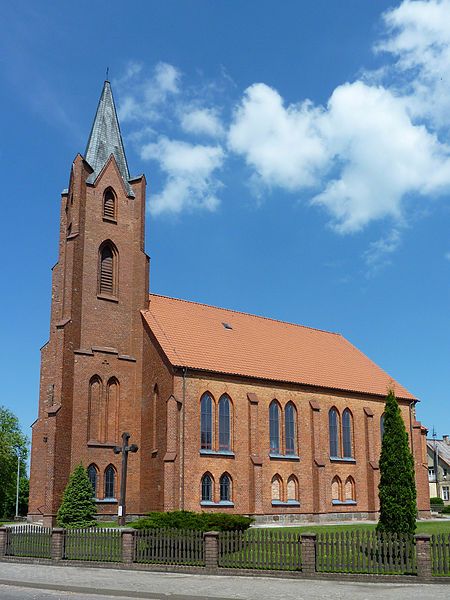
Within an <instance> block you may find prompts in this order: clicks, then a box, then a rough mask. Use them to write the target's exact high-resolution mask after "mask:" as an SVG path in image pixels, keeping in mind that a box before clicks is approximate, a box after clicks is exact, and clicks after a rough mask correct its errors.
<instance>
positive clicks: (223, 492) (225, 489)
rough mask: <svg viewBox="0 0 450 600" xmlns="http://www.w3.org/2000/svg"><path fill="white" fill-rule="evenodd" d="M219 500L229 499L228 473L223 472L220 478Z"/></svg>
mask: <svg viewBox="0 0 450 600" xmlns="http://www.w3.org/2000/svg"><path fill="white" fill-rule="evenodd" d="M220 501H221V502H230V501H231V478H230V476H229V475H228V473H224V474H223V475H222V477H221V478H220Z"/></svg>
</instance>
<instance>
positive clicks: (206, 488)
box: [202, 473, 213, 502]
mask: <svg viewBox="0 0 450 600" xmlns="http://www.w3.org/2000/svg"><path fill="white" fill-rule="evenodd" d="M212 501H213V479H212V477H211V475H210V474H209V473H205V474H204V475H203V477H202V502H212Z"/></svg>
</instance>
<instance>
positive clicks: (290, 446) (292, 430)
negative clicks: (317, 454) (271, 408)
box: [284, 402, 297, 454]
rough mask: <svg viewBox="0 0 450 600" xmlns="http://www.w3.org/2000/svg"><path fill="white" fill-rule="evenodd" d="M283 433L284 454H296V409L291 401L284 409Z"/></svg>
mask: <svg viewBox="0 0 450 600" xmlns="http://www.w3.org/2000/svg"><path fill="white" fill-rule="evenodd" d="M284 435H285V442H286V454H297V439H296V438H297V411H296V410H295V406H294V405H293V404H292V402H289V403H288V404H286V408H285V410H284Z"/></svg>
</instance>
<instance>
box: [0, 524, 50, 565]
mask: <svg viewBox="0 0 450 600" xmlns="http://www.w3.org/2000/svg"><path fill="white" fill-rule="evenodd" d="M51 552H52V530H51V529H50V528H47V527H39V526H36V525H17V526H15V527H10V528H9V529H8V531H7V535H6V549H5V554H6V556H31V557H34V558H51Z"/></svg>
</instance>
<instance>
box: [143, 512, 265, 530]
mask: <svg viewBox="0 0 450 600" xmlns="http://www.w3.org/2000/svg"><path fill="white" fill-rule="evenodd" d="M253 520H254V519H253V518H252V517H244V516H242V515H229V514H227V513H196V512H191V511H188V510H174V511H171V512H152V513H149V514H148V516H147V517H144V518H143V519H138V520H137V521H134V522H133V523H132V524H131V526H132V527H133V528H134V529H157V528H167V529H168V528H170V529H193V530H196V531H245V530H246V529H248V528H249V527H250V525H251V524H252V522H253Z"/></svg>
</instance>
